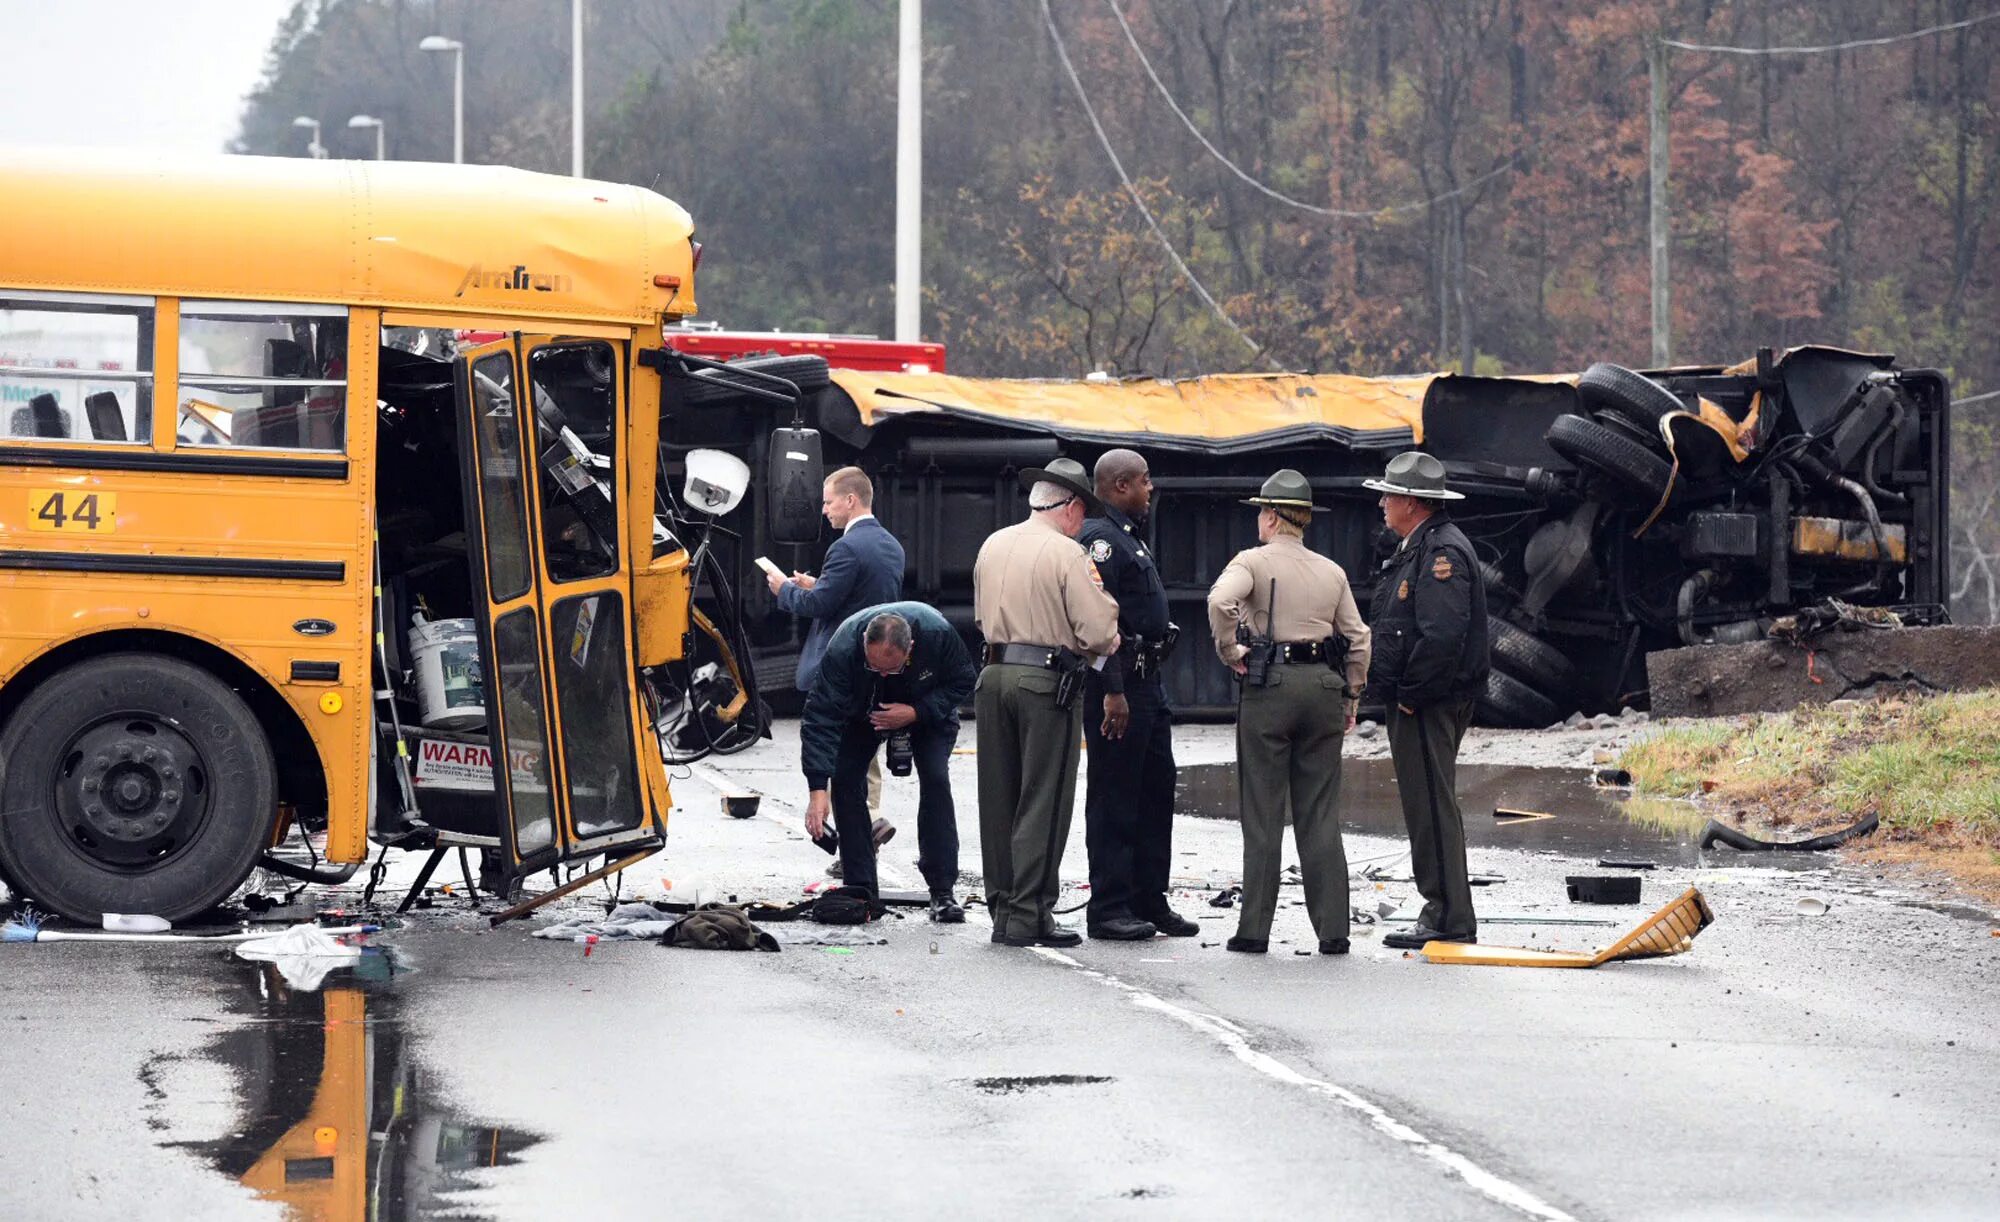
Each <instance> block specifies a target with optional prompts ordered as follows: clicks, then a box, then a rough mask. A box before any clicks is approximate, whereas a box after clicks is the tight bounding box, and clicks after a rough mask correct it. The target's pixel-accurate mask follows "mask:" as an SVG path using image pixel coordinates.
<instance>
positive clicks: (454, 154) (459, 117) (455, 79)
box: [417, 34, 465, 165]
mask: <svg viewBox="0 0 2000 1222" xmlns="http://www.w3.org/2000/svg"><path fill="white" fill-rule="evenodd" d="M417 50H419V51H449V52H451V160H452V163H453V164H454V165H459V164H463V163H464V161H465V44H464V43H462V42H460V41H458V40H457V39H456V38H446V37H445V36H444V35H442V34H432V35H430V36H429V37H427V38H425V39H424V40H423V41H422V42H420V43H418V44H417Z"/></svg>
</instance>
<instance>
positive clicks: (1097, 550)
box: [1090, 539, 1111, 564]
mask: <svg viewBox="0 0 2000 1222" xmlns="http://www.w3.org/2000/svg"><path fill="white" fill-rule="evenodd" d="M1090 558H1091V559H1092V560H1094V561H1096V562H1097V563H1099V564H1103V563H1104V562H1105V561H1106V560H1109V559H1111V540H1109V539H1098V540H1097V541H1095V542H1093V543H1092V544H1091V545H1090Z"/></svg>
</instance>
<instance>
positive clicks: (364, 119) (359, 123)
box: [347, 115, 383, 161]
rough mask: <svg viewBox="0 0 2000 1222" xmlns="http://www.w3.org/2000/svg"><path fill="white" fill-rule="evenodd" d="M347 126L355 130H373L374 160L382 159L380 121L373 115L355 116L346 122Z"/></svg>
mask: <svg viewBox="0 0 2000 1222" xmlns="http://www.w3.org/2000/svg"><path fill="white" fill-rule="evenodd" d="M347 126H348V127H350V128H353V129H356V130H359V129H361V128H366V127H372V128H374V129H375V160H377V161H381V160H382V159H383V156H382V154H383V141H382V130H383V129H382V120H380V119H378V118H376V117H375V116H374V115H356V116H354V117H353V118H352V119H349V120H348V121H347Z"/></svg>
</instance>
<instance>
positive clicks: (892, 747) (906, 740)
mask: <svg viewBox="0 0 2000 1222" xmlns="http://www.w3.org/2000/svg"><path fill="white" fill-rule="evenodd" d="M884 754H886V755H887V756H888V757H889V775H891V776H908V775H910V769H911V768H913V767H915V766H916V762H917V747H916V744H915V743H913V742H912V741H910V732H909V730H907V729H902V730H891V731H889V741H888V747H887V750H886V751H885V752H884Z"/></svg>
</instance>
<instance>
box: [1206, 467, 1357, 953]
mask: <svg viewBox="0 0 2000 1222" xmlns="http://www.w3.org/2000/svg"><path fill="white" fill-rule="evenodd" d="M1243 503H1244V504H1246V505H1255V506H1257V508H1258V510H1259V512H1258V514H1257V538H1258V540H1259V541H1260V542H1261V543H1262V546H1261V547H1253V548H1250V549H1248V550H1247V551H1242V552H1238V553H1237V554H1236V557H1235V559H1233V560H1231V561H1230V562H1229V564H1228V566H1227V567H1226V568H1224V569H1223V570H1222V575H1221V576H1220V577H1217V578H1216V579H1215V586H1214V588H1213V589H1211V590H1210V591H1209V592H1208V623H1209V627H1210V629H1211V630H1212V631H1213V632H1214V634H1215V650H1216V652H1217V653H1218V654H1220V655H1221V657H1222V660H1223V662H1224V663H1225V664H1226V665H1228V667H1229V668H1230V669H1231V670H1233V671H1235V672H1236V673H1237V674H1238V675H1239V676H1241V677H1242V695H1241V702H1240V703H1239V704H1238V706H1237V712H1236V759H1237V764H1236V792H1237V798H1238V801H1239V803H1240V805H1241V807H1242V819H1243V902H1242V907H1241V909H1240V910H1239V914H1238V917H1237V925H1236V936H1235V937H1233V938H1231V939H1229V949H1230V950H1234V951H1244V952H1247V953H1250V954H1259V955H1261V954H1263V953H1264V952H1265V951H1267V950H1268V949H1270V944H1271V943H1270V939H1271V916H1272V914H1273V912H1275V911H1276V909H1277V906H1278V858H1279V852H1280V850H1281V848H1282V846H1283V843H1284V836H1285V809H1286V804H1287V801H1288V800H1289V803H1290V806H1291V812H1292V832H1293V835H1294V836H1295V837H1296V838H1297V840H1298V846H1299V868H1300V872H1301V873H1302V874H1303V875H1304V876H1305V890H1306V913H1307V915H1308V916H1310V917H1311V918H1312V924H1313V932H1314V933H1315V934H1316V935H1317V936H1318V938H1319V949H1320V953H1321V954H1323V955H1344V954H1346V953H1347V949H1348V916H1349V912H1348V903H1347V854H1346V851H1345V849H1344V848H1343V846H1342V844H1341V840H1340V812H1339V805H1340V745H1341V740H1342V739H1343V738H1344V737H1345V735H1346V732H1347V731H1348V730H1349V729H1352V728H1353V726H1354V714H1355V709H1356V707H1357V706H1358V705H1359V702H1360V697H1361V688H1362V684H1363V683H1364V682H1366V680H1367V676H1368V653H1369V635H1368V626H1367V625H1366V624H1365V623H1363V622H1362V619H1361V611H1360V609H1359V608H1358V607H1356V606H1355V604H1354V592H1353V591H1352V590H1350V589H1349V588H1348V584H1347V574H1346V573H1345V572H1343V571H1341V568H1340V566H1339V565H1337V564H1335V563H1334V562H1333V561H1331V560H1328V559H1327V558H1326V557H1324V556H1322V555H1320V554H1319V553H1317V552H1315V551H1312V550H1311V549H1309V548H1307V547H1306V545H1305V528H1306V524H1307V523H1308V522H1310V521H1311V520H1312V515H1313V514H1315V513H1322V512H1325V511H1324V510H1321V509H1319V508H1318V507H1317V506H1315V505H1314V504H1313V500H1312V487H1311V485H1309V484H1308V483H1307V482H1306V478H1305V476H1303V475H1301V474H1299V473H1298V472H1297V471H1293V470H1290V469H1286V470H1283V471H1280V472H1278V473H1277V474H1276V475H1273V476H1272V477H1271V478H1270V479H1268V480H1265V481H1264V487H1263V490H1262V491H1261V492H1260V493H1258V495H1256V496H1254V497H1251V498H1250V499H1249V500H1247V501H1245V502H1243Z"/></svg>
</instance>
